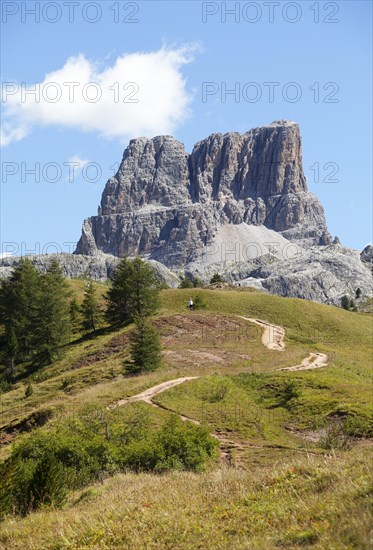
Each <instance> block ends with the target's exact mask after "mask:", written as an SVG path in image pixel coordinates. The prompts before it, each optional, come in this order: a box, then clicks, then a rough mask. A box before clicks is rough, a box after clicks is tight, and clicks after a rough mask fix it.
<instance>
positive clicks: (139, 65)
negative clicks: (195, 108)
mask: <svg viewBox="0 0 373 550" xmlns="http://www.w3.org/2000/svg"><path fill="white" fill-rule="evenodd" d="M196 49H197V48H196V46H193V45H190V46H184V47H181V48H176V49H175V48H174V49H172V48H171V49H170V48H166V47H162V48H161V49H160V50H158V51H155V52H148V53H143V52H138V53H130V54H126V53H125V54H123V55H121V56H119V57H118V58H117V59H116V60H115V62H114V63H113V65H111V66H106V67H100V66H99V64H98V63H96V62H94V61H90V60H88V59H87V58H86V57H85V56H84V55H83V54H79V55H77V56H75V57H70V58H69V59H67V61H66V63H65V64H64V66H63V67H62V68H60V69H58V70H56V71H53V72H51V73H49V74H47V75H46V76H45V78H44V80H43V81H42V82H40V83H33V84H27V85H26V84H25V83H21V84H17V83H15V84H10V83H8V84H4V85H3V90H2V96H3V98H2V101H3V104H4V110H5V124H4V126H3V131H2V144H3V145H7V144H9V143H11V142H12V141H17V140H20V139H23V137H25V135H27V133H29V132H30V131H31V130H32V128H33V126H35V125H56V126H60V127H61V126H64V127H69V128H77V129H79V130H83V131H89V132H98V133H99V134H100V135H103V136H106V137H111V138H118V139H121V140H123V141H124V140H128V139H129V138H132V137H138V136H143V135H145V136H149V137H151V136H153V135H155V134H171V133H173V132H174V130H175V128H176V127H177V126H178V125H179V124H181V123H182V122H183V121H184V120H185V119H186V118H187V116H188V115H189V112H190V111H189V104H190V101H191V99H192V94H191V93H189V92H188V91H187V89H186V80H185V77H184V76H183V74H182V72H181V68H182V67H183V65H185V64H187V63H190V62H191V61H193V53H194V52H195V51H196ZM131 83H132V84H131ZM30 90H34V91H35V90H36V92H37V94H35V93H28V92H30ZM38 96H39V97H38Z"/></svg>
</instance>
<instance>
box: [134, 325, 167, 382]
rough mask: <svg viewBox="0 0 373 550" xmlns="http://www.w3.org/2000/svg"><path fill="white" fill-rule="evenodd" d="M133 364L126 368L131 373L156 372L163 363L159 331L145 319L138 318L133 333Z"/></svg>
mask: <svg viewBox="0 0 373 550" xmlns="http://www.w3.org/2000/svg"><path fill="white" fill-rule="evenodd" d="M130 352H131V359H132V363H131V364H129V365H127V366H126V371H127V372H129V373H133V374H136V373H139V372H142V371H153V370H156V369H157V368H158V367H159V365H160V363H161V341H160V337H159V333H158V331H157V330H156V329H155V328H154V327H153V326H152V325H151V324H150V322H149V321H148V320H147V319H146V318H144V317H140V316H137V317H136V319H135V328H134V329H133V331H132V333H131V345H130Z"/></svg>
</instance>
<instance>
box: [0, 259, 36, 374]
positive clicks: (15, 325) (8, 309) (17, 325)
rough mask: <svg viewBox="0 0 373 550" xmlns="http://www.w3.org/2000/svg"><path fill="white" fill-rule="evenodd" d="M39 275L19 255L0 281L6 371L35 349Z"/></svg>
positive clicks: (3, 350) (27, 261)
mask: <svg viewBox="0 0 373 550" xmlns="http://www.w3.org/2000/svg"><path fill="white" fill-rule="evenodd" d="M40 280H41V276H40V274H39V273H38V272H37V270H36V268H35V266H34V265H33V264H32V263H31V261H30V260H28V259H21V260H20V262H19V264H18V266H17V267H16V268H15V269H14V271H13V273H12V275H11V276H10V277H9V279H8V280H5V281H2V282H1V285H0V323H1V324H2V325H3V326H4V334H5V338H4V342H3V344H2V346H1V347H2V352H3V355H5V356H6V362H7V363H8V365H9V368H10V371H13V370H14V367H15V364H16V363H17V362H21V361H25V360H28V359H30V358H31V357H32V356H33V354H34V351H35V328H36V327H37V324H38V304H39V298H40V292H41V290H40Z"/></svg>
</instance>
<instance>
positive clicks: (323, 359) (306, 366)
mask: <svg viewBox="0 0 373 550" xmlns="http://www.w3.org/2000/svg"><path fill="white" fill-rule="evenodd" d="M327 365H328V356H327V355H326V354H325V353H310V354H309V356H308V357H306V358H305V359H303V361H302V362H301V364H300V365H295V366H294V367H284V368H282V369H277V370H289V371H294V370H311V369H319V368H320V367H326V366H327Z"/></svg>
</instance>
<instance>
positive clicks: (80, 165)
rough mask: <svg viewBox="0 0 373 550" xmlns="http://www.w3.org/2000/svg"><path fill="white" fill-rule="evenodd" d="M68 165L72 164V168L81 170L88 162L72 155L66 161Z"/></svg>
mask: <svg viewBox="0 0 373 550" xmlns="http://www.w3.org/2000/svg"><path fill="white" fill-rule="evenodd" d="M67 162H68V163H69V164H72V165H73V166H74V167H76V168H78V169H81V168H83V166H85V165H86V164H88V163H89V160H86V159H82V158H80V156H79V155H74V156H72V157H70V158H68V159H67Z"/></svg>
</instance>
